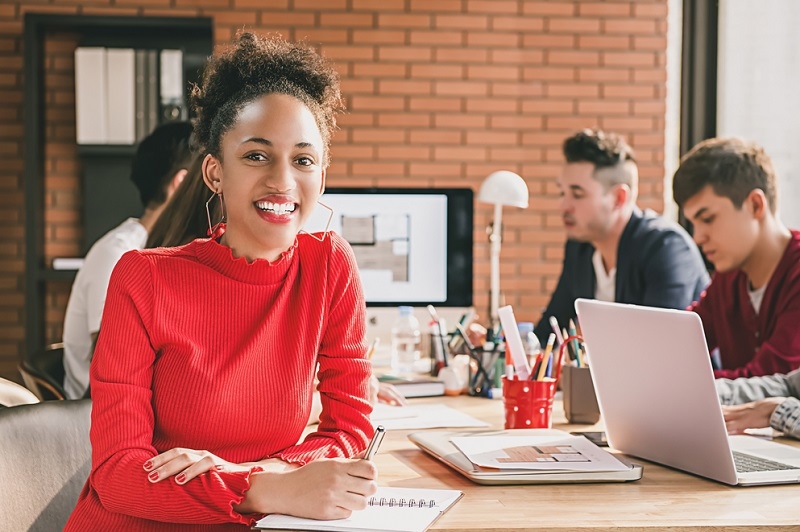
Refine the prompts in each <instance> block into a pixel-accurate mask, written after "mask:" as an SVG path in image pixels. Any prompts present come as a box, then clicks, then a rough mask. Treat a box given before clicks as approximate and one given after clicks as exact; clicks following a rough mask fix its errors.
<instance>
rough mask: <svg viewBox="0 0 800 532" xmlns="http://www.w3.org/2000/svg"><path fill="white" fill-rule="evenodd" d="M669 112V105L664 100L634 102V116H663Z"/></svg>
mask: <svg viewBox="0 0 800 532" xmlns="http://www.w3.org/2000/svg"><path fill="white" fill-rule="evenodd" d="M666 111H667V105H666V102H665V101H664V100H653V101H650V102H647V101H645V102H633V114H634V115H643V114H652V115H663V114H664V113H666Z"/></svg>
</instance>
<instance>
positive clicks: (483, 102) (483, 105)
mask: <svg viewBox="0 0 800 532" xmlns="http://www.w3.org/2000/svg"><path fill="white" fill-rule="evenodd" d="M467 111H468V112H479V113H516V112H519V105H518V103H517V101H516V99H515V98H470V99H468V100H467Z"/></svg>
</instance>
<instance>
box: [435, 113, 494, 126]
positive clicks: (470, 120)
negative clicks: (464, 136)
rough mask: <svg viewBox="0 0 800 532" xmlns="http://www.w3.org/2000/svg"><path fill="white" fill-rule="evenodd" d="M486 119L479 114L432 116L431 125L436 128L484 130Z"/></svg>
mask: <svg viewBox="0 0 800 532" xmlns="http://www.w3.org/2000/svg"><path fill="white" fill-rule="evenodd" d="M487 123H488V121H487V118H486V116H485V115H480V114H474V113H473V114H465V113H458V114H444V113H437V114H435V115H433V124H434V126H435V127H437V128H449V127H455V128H459V129H468V128H472V129H484V128H486V127H487Z"/></svg>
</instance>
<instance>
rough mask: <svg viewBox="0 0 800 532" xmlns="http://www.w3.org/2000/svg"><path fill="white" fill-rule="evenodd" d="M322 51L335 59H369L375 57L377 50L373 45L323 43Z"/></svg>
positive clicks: (326, 55)
mask: <svg viewBox="0 0 800 532" xmlns="http://www.w3.org/2000/svg"><path fill="white" fill-rule="evenodd" d="M322 53H323V55H325V57H329V58H331V59H333V60H334V61H337V62H338V61H368V60H371V59H375V50H374V48H373V47H371V46H351V45H343V46H341V45H337V44H323V45H322Z"/></svg>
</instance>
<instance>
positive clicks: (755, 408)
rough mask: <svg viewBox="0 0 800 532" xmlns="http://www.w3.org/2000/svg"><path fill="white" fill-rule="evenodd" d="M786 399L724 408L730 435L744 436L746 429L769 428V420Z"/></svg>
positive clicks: (778, 398)
mask: <svg viewBox="0 0 800 532" xmlns="http://www.w3.org/2000/svg"><path fill="white" fill-rule="evenodd" d="M784 399H785V397H769V398H767V399H761V400H760V401H753V402H752V403H745V404H743V405H731V406H723V407H722V415H723V416H724V418H725V428H727V429H728V434H742V433H743V432H744V431H745V429H762V428H765V427H769V418H770V416H772V413H773V412H774V411H775V409H776V408H778V405H779V404H781V403H782V402H783V400H784Z"/></svg>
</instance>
